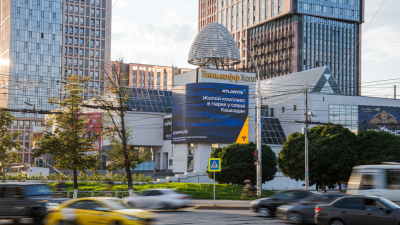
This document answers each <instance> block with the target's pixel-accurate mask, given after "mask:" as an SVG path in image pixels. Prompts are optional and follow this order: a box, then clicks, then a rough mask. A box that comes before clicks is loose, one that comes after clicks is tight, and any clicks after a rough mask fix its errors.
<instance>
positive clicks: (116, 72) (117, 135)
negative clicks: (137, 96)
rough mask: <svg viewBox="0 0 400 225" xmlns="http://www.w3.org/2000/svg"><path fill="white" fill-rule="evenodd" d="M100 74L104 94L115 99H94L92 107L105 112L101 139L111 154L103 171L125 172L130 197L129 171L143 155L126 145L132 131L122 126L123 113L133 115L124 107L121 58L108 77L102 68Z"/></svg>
mask: <svg viewBox="0 0 400 225" xmlns="http://www.w3.org/2000/svg"><path fill="white" fill-rule="evenodd" d="M103 71H104V76H105V77H104V78H105V79H106V82H108V86H107V87H108V88H106V90H105V92H110V93H112V94H114V95H115V98H111V99H110V98H107V97H106V96H99V97H96V98H95V99H94V103H95V104H96V105H99V106H101V107H102V109H104V110H105V112H106V113H105V115H104V117H103V137H104V138H105V139H106V140H109V141H110V144H111V150H110V151H109V152H108V156H109V157H110V159H111V164H110V165H108V166H107V169H108V170H110V171H111V170H116V169H125V172H126V178H127V181H128V190H129V196H133V194H134V193H133V185H132V175H131V170H133V169H135V168H136V167H137V165H139V164H140V163H142V162H143V161H144V159H145V158H146V156H147V155H146V154H140V152H139V150H138V149H135V148H133V147H132V146H131V145H130V144H129V143H130V141H131V140H132V130H131V128H130V127H128V126H127V125H126V122H127V118H126V112H127V111H133V110H132V109H129V108H128V107H127V103H128V102H129V101H130V97H131V96H130V94H129V89H128V88H126V86H127V84H128V83H129V73H128V72H127V71H125V66H124V63H123V58H122V57H121V58H120V59H119V60H118V62H117V63H114V64H113V66H112V69H111V73H109V72H108V71H107V70H106V69H104V68H103Z"/></svg>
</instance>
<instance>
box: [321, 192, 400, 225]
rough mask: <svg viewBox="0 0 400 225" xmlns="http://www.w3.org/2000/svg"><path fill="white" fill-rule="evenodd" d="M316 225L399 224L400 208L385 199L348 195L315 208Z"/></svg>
mask: <svg viewBox="0 0 400 225" xmlns="http://www.w3.org/2000/svg"><path fill="white" fill-rule="evenodd" d="M315 222H316V223H317V224H318V225H328V224H329V225H345V224H346V225H359V224H361V225H364V224H366V225H381V224H386V225H389V224H393V225H398V224H399V223H400V206H398V205H397V204H395V203H393V202H392V201H389V200H387V199H385V198H381V197H375V196H365V195H349V196H345V197H342V198H340V199H338V200H336V201H334V202H332V203H330V204H327V205H317V206H316V207H315Z"/></svg>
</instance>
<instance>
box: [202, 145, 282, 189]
mask: <svg viewBox="0 0 400 225" xmlns="http://www.w3.org/2000/svg"><path fill="white" fill-rule="evenodd" d="M255 150H256V144H255V143H254V142H250V143H247V144H237V143H235V144H231V145H228V146H226V147H223V148H216V149H214V151H213V152H212V153H211V155H210V157H211V158H221V172H218V173H215V180H216V181H218V183H220V184H228V183H232V184H243V182H244V181H245V180H251V182H252V183H256V181H257V171H256V165H255V164H254V151H255ZM261 156H262V182H263V183H264V182H266V181H270V180H273V179H274V177H275V173H276V171H277V168H276V165H277V164H276V156H275V153H274V152H273V151H272V149H271V147H269V146H268V145H266V144H263V145H262V154H261ZM207 175H208V177H209V178H211V179H213V172H209V171H207Z"/></svg>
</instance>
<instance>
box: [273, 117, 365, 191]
mask: <svg viewBox="0 0 400 225" xmlns="http://www.w3.org/2000/svg"><path fill="white" fill-rule="evenodd" d="M356 138H357V137H356V135H355V134H354V133H352V132H351V131H350V130H349V129H347V128H343V127H342V126H334V125H324V126H316V127H313V128H311V129H309V147H308V152H309V154H308V159H309V179H310V180H309V181H310V185H314V184H317V185H318V186H322V188H325V186H328V187H330V188H332V187H334V186H335V185H336V184H337V183H338V182H340V181H347V180H348V179H349V177H350V174H351V171H352V168H353V166H355V165H356V164H357V162H356V160H355V159H356V157H357V149H356V147H355V146H356ZM278 165H279V167H280V168H281V170H282V173H283V174H284V175H285V176H288V177H290V178H292V179H295V180H297V181H298V180H304V177H305V136H304V134H301V133H297V132H296V133H293V134H291V135H290V136H289V137H288V139H287V141H286V142H285V144H284V146H283V147H282V150H281V151H280V152H279V154H278Z"/></svg>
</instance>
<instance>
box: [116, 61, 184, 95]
mask: <svg viewBox="0 0 400 225" xmlns="http://www.w3.org/2000/svg"><path fill="white" fill-rule="evenodd" d="M111 64H112V65H113V66H114V65H116V66H117V67H118V68H120V69H121V70H122V72H124V73H128V74H129V78H128V81H126V84H125V85H127V86H130V87H135V88H139V89H154V90H169V91H170V90H172V87H173V86H174V84H173V77H174V76H175V75H178V74H182V73H186V72H189V71H192V69H185V68H178V67H174V66H172V67H169V66H158V65H149V64H140V63H123V66H120V65H119V63H118V62H115V61H113V62H111Z"/></svg>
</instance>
